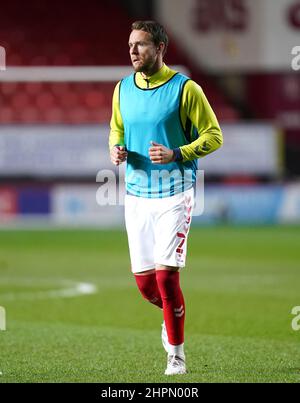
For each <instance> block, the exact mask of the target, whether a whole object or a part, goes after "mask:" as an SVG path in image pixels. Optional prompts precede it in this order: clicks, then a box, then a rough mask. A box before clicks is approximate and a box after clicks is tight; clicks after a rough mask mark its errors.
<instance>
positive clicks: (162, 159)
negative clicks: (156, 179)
mask: <svg viewBox="0 0 300 403" xmlns="http://www.w3.org/2000/svg"><path fill="white" fill-rule="evenodd" d="M151 144H152V146H151V147H150V148H149V155H150V159H151V161H152V163H153V164H168V163H169V162H172V161H174V152H173V150H170V148H167V147H165V146H163V145H162V144H158V143H155V142H154V141H151Z"/></svg>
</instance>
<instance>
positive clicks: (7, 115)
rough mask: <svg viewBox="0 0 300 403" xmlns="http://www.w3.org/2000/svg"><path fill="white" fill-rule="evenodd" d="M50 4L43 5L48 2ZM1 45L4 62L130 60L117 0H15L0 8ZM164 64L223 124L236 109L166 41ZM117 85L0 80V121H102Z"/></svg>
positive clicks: (124, 20) (101, 62)
mask: <svg viewBox="0 0 300 403" xmlns="http://www.w3.org/2000/svg"><path fill="white" fill-rule="evenodd" d="M47 5H48V6H47ZM1 15H2V23H1V28H0V41H1V42H0V45H1V46H3V47H4V48H5V49H6V52H7V65H8V66H103V65H106V66H111V65H128V64H129V58H128V51H127V40H128V33H129V30H130V24H131V22H132V19H131V18H130V17H129V16H128V15H127V14H126V12H125V10H123V9H122V8H121V7H120V6H119V4H118V2H117V1H113V0H110V1H108V0H103V1H101V8H99V2H98V1H96V0H89V2H88V5H87V4H86V2H85V1H83V0H77V1H75V2H72V3H70V6H69V7H66V3H62V2H60V1H57V0H53V1H51V6H49V2H47V1H45V0H42V1H36V0H31V1H28V2H26V8H25V7H20V6H19V3H18V2H17V1H15V0H13V1H10V2H6V3H4V4H3V5H2V6H1ZM166 61H167V63H168V64H182V65H185V66H187V67H188V68H189V70H190V71H191V73H192V77H193V78H194V79H195V80H196V81H198V82H199V83H200V85H202V86H203V88H204V90H205V93H206V94H207V96H208V98H209V100H210V101H211V103H212V104H213V105H214V110H215V111H216V113H217V115H218V117H219V119H220V120H221V121H235V120H236V119H238V118H239V112H238V111H237V110H236V109H235V108H234V107H233V106H232V105H231V104H230V102H229V101H228V100H227V99H226V98H225V96H224V94H223V93H222V91H221V90H220V89H219V88H218V87H217V86H216V84H215V83H214V82H213V80H212V78H210V77H209V76H207V75H206V74H204V73H203V72H201V73H199V72H198V71H197V70H195V69H194V67H193V64H192V63H191V62H190V61H189V60H188V59H187V58H186V56H185V55H184V52H182V51H181V50H179V49H178V48H177V46H176V44H175V41H173V42H172V41H171V44H170V47H169V50H168V55H167V59H166ZM114 86H115V82H105V83H103V82H100V83H99V82H89V83H83V82H51V83H50V82H47V83H45V82H25V83H24V82H0V106H1V108H0V123H2V124H9V123H17V124H21V123H24V124H27V123H47V124H57V123H71V124H77V123H106V122H108V121H109V119H110V114H111V97H112V92H113V88H114Z"/></svg>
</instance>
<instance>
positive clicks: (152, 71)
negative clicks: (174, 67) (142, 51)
mask: <svg viewBox="0 0 300 403" xmlns="http://www.w3.org/2000/svg"><path fill="white" fill-rule="evenodd" d="M162 66H163V61H162V60H158V61H157V63H155V64H154V65H153V66H152V67H151V68H149V69H147V70H145V71H141V74H142V77H143V78H147V77H151V76H153V74H155V73H157V72H158V71H159V70H160V69H161V68H162Z"/></svg>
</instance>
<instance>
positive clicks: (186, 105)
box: [174, 80, 223, 161]
mask: <svg viewBox="0 0 300 403" xmlns="http://www.w3.org/2000/svg"><path fill="white" fill-rule="evenodd" d="M181 108H182V109H183V113H184V114H186V118H187V119H190V120H191V122H192V124H193V125H194V126H195V127H196V128H197V131H198V135H199V138H197V139H196V140H195V141H193V142H192V143H190V144H187V145H184V146H181V147H179V148H177V149H175V150H174V153H175V158H176V160H182V161H192V160H194V159H197V158H201V157H205V156H206V155H208V154H210V153H212V152H213V151H216V150H217V149H218V148H219V147H221V145H222V144H223V136H222V131H221V129H220V126H219V123H218V121H217V118H216V115H215V114H214V111H213V110H212V108H211V106H210V104H209V102H208V100H207V98H206V96H205V94H204V92H203V90H202V88H201V87H200V86H199V85H198V84H196V83H195V82H194V81H192V80H189V81H188V82H187V83H186V84H185V86H184V89H183V94H182V103H181ZM181 115H182V114H181Z"/></svg>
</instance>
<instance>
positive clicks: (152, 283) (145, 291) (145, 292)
mask: <svg viewBox="0 0 300 403" xmlns="http://www.w3.org/2000/svg"><path fill="white" fill-rule="evenodd" d="M134 277H135V280H136V283H137V286H138V288H139V290H140V292H141V294H142V296H143V297H144V298H145V299H146V300H148V301H149V302H151V304H154V305H157V306H158V307H159V308H162V307H163V303H162V300H161V296H160V292H159V289H158V286H157V282H156V275H155V273H151V274H146V275H142V276H139V275H135V276H134Z"/></svg>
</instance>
